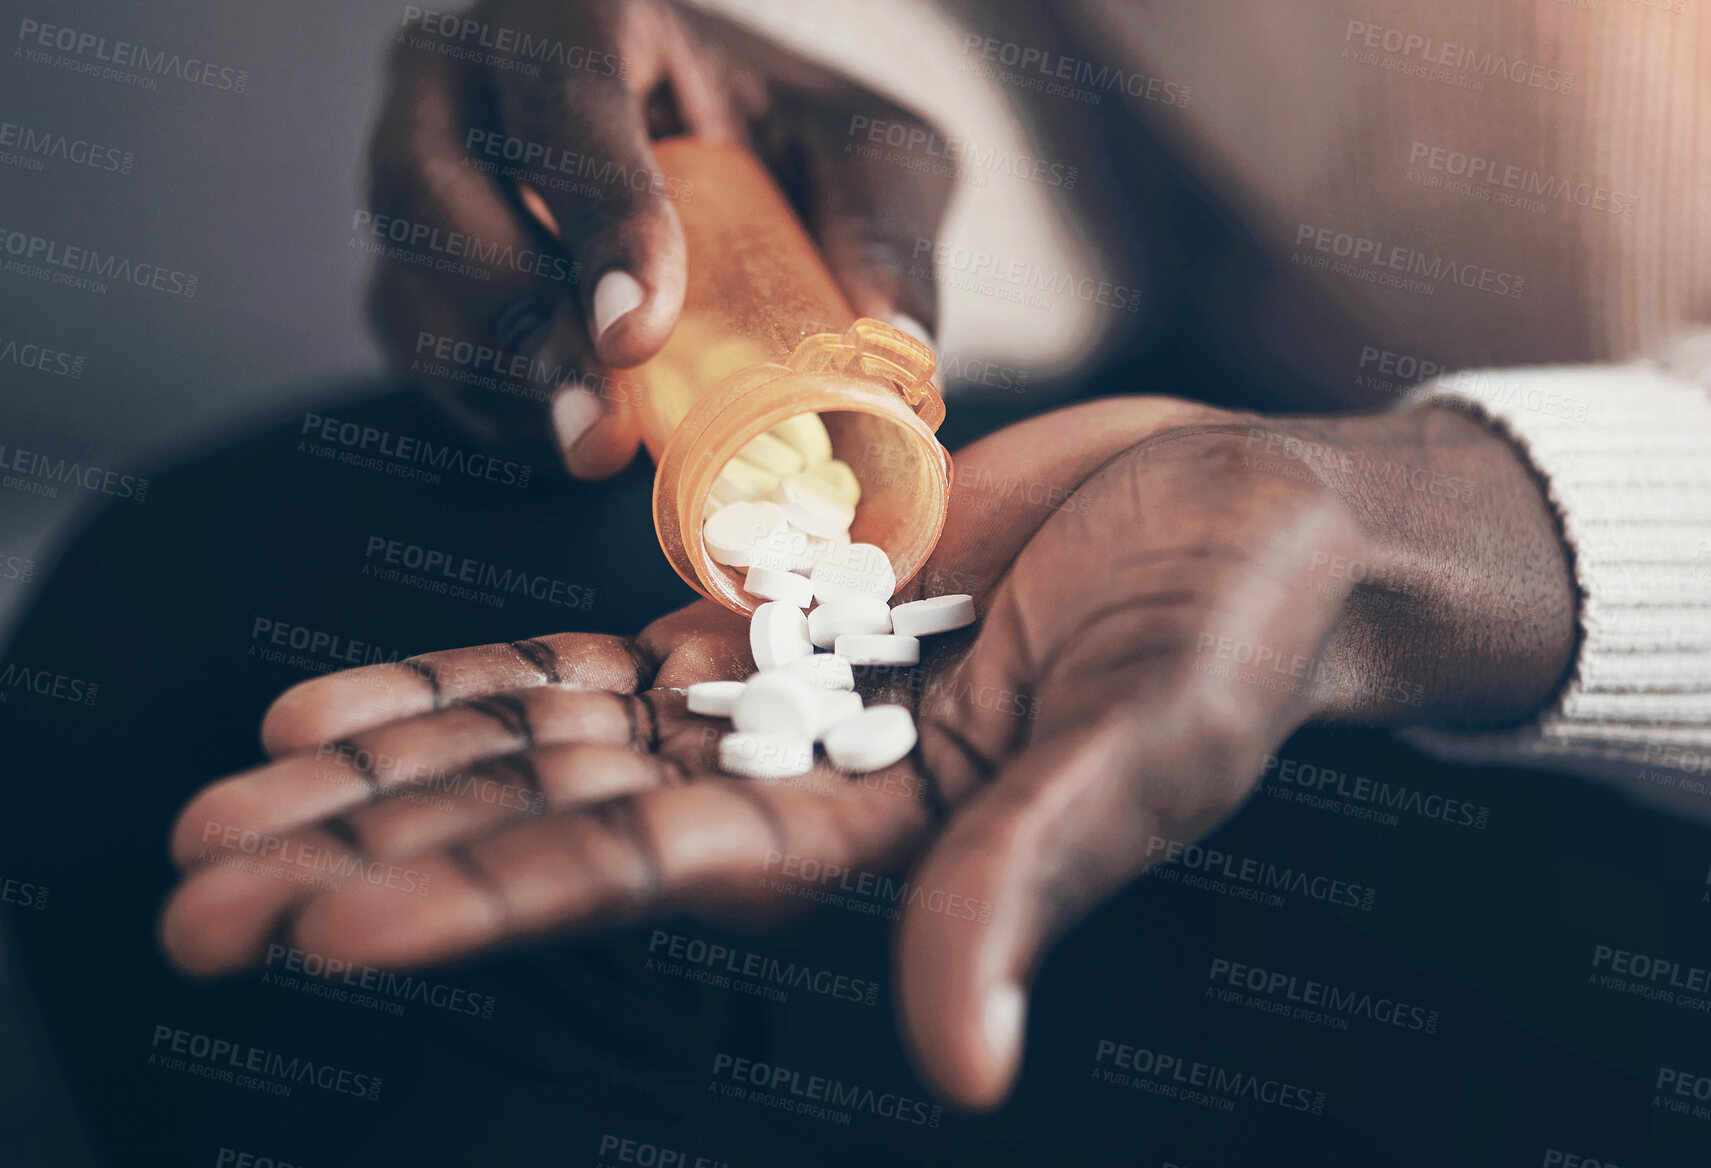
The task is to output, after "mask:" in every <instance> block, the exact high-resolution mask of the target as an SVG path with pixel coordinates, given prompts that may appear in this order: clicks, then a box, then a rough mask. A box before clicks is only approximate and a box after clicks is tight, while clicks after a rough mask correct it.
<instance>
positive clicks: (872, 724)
mask: <svg viewBox="0 0 1711 1168" xmlns="http://www.w3.org/2000/svg"><path fill="white" fill-rule="evenodd" d="M825 741H826V757H827V758H829V759H831V760H832V763H833V765H834V766H838V767H841V768H842V769H844V770H846V771H877V770H880V769H882V768H884V767H888V766H890V765H891V764H892V763H894V762H898V761H899V760H901V759H903V758H905V757H907V756H908V754H909V752H910V751H911V750H914V749H915V719H914V718H912V717H911V716H910V714H909V711H908V710H906V709H904V708H903V707H902V706H869V707H868V708H867V709H865V710H863V711H862V712H861V713H860V714H857V715H856V716H855V717H853V718H851V719H850V720H849V721H847V722H841V723H839V724H838V725H836V726H834V727H832V729H830V730H829V731H827V732H826V740H825Z"/></svg>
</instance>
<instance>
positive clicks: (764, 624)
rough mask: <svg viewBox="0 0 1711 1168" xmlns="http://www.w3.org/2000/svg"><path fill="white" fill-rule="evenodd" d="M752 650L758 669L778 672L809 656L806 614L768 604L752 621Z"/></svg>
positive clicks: (811, 644)
mask: <svg viewBox="0 0 1711 1168" xmlns="http://www.w3.org/2000/svg"><path fill="white" fill-rule="evenodd" d="M720 514H723V512H721V513H720ZM749 650H750V651H751V652H752V653H754V659H755V667H756V668H757V669H777V668H778V667H779V666H781V665H789V664H790V663H791V662H792V661H795V660H796V659H797V658H799V657H806V656H808V655H809V654H811V653H812V652H814V642H812V641H810V640H809V639H808V617H807V615H806V614H804V613H803V611H802V610H801V609H800V608H797V607H796V606H795V605H793V604H785V603H784V602H783V601H780V600H769V601H767V602H766V603H765V604H763V605H761V606H760V607H759V608H757V609H755V611H754V616H753V617H752V618H750V620H749Z"/></svg>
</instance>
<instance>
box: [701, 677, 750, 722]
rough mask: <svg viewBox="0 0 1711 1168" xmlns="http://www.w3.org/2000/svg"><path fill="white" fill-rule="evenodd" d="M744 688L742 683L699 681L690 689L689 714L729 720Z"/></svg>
mask: <svg viewBox="0 0 1711 1168" xmlns="http://www.w3.org/2000/svg"><path fill="white" fill-rule="evenodd" d="M744 688H745V687H744V685H743V683H742V682H740V681H698V682H696V683H695V684H694V685H692V686H690V687H689V712H690V713H691V714H706V715H708V716H710V717H714V718H729V717H730V716H731V707H732V706H734V705H736V704H737V699H738V698H740V697H742V696H743V689H744Z"/></svg>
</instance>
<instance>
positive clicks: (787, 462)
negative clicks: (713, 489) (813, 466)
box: [737, 434, 808, 476]
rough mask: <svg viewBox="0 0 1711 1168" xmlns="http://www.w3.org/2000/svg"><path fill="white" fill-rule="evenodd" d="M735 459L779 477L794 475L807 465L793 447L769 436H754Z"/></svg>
mask: <svg viewBox="0 0 1711 1168" xmlns="http://www.w3.org/2000/svg"><path fill="white" fill-rule="evenodd" d="M737 457H738V458H744V459H747V460H748V461H749V462H752V463H754V464H755V465H756V466H758V467H760V468H761V469H762V470H764V471H767V472H768V473H770V474H775V475H779V476H783V475H788V474H795V473H796V472H797V471H799V470H801V469H802V468H803V467H805V466H807V465H808V464H807V463H806V462H805V461H803V458H802V455H801V453H800V452H798V451H797V449H796V448H795V447H794V446H791V445H790V444H789V443H787V442H780V441H779V440H778V439H777V438H774V437H773V436H772V435H771V434H756V435H755V436H754V437H753V438H751V439H749V440H748V442H747V443H746V444H745V445H744V446H743V448H742V449H741V450H739V451H738V452H737Z"/></svg>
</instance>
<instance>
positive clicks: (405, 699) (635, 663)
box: [261, 633, 657, 758]
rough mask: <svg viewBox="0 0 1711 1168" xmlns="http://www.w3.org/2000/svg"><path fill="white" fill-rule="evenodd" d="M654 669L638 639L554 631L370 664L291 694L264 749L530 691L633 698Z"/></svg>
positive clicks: (292, 749)
mask: <svg viewBox="0 0 1711 1168" xmlns="http://www.w3.org/2000/svg"><path fill="white" fill-rule="evenodd" d="M656 664H657V663H656V661H655V659H654V658H653V657H651V656H650V654H649V653H648V651H647V650H646V649H645V648H644V647H643V645H642V643H641V642H640V641H637V640H631V639H629V638H626V637H613V636H607V635H604V634H598V633H557V634H554V635H551V636H545V637H535V638H532V639H530V640H525V641H509V642H501V643H499V644H493V645H477V646H474V647H471V648H468V649H451V650H445V651H442V652H436V653H423V654H421V655H420V656H417V657H410V658H407V659H406V660H404V661H398V662H388V663H386V664H383V665H365V666H362V667H360V668H357V669H348V670H345V671H343V672H341V673H333V674H328V675H327V676H325V677H317V678H312V679H311V680H309V681H305V682H300V683H299V684H297V685H295V686H292V687H291V688H290V689H288V690H286V691H285V692H284V693H283V694H281V695H280V696H279V698H278V699H277V700H275V701H274V703H273V705H272V706H270V707H269V708H268V711H267V715H266V717H265V718H264V719H263V721H262V726H261V740H262V746H263V748H264V749H265V750H266V751H267V753H268V754H269V755H270V756H272V757H274V758H279V757H281V756H283V755H287V754H293V753H296V752H298V751H303V750H313V749H315V748H316V747H318V746H319V745H320V744H322V743H324V742H337V741H339V740H341V739H345V738H349V737H350V736H351V735H353V734H356V733H358V732H359V731H363V730H367V729H370V728H372V727H376V726H382V725H385V724H387V723H389V722H397V721H400V720H402V719H406V718H414V717H417V716H418V715H421V714H427V713H431V712H433V711H435V710H441V709H444V708H446V707H447V706H450V705H453V704H455V703H457V702H464V701H469V700H470V699H472V698H479V697H485V696H488V695H491V694H497V693H507V692H510V691H512V690H520V689H524V688H527V687H529V686H537V685H554V686H561V687H565V688H569V689H594V690H611V691H613V692H615V693H636V692H638V691H639V690H642V689H645V688H647V686H648V685H649V684H650V683H651V682H652V680H653V675H654V670H655V668H656Z"/></svg>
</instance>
